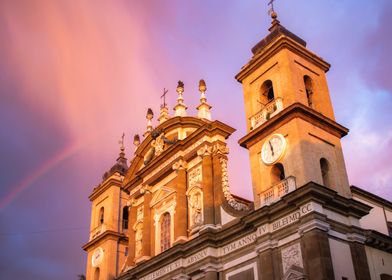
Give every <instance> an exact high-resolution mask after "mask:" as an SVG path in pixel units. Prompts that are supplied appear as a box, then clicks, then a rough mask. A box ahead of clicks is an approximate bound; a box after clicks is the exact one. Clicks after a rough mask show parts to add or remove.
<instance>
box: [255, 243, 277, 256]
mask: <svg viewBox="0 0 392 280" xmlns="http://www.w3.org/2000/svg"><path fill="white" fill-rule="evenodd" d="M278 245H279V242H278V241H277V240H267V241H265V242H263V243H261V244H259V245H257V246H256V248H255V250H256V253H257V254H260V253H261V252H264V251H265V250H268V249H273V248H277V247H278Z"/></svg>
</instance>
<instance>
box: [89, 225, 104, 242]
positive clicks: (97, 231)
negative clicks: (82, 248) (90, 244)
mask: <svg viewBox="0 0 392 280" xmlns="http://www.w3.org/2000/svg"><path fill="white" fill-rule="evenodd" d="M105 231H106V224H101V225H99V226H97V227H95V228H94V229H93V230H92V231H91V232H90V241H91V240H93V239H94V238H96V237H98V236H100V235H101V234H102V233H104V232H105Z"/></svg>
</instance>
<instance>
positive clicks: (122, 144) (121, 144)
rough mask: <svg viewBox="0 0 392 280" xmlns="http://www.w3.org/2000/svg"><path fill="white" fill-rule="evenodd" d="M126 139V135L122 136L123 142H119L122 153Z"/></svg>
mask: <svg viewBox="0 0 392 280" xmlns="http://www.w3.org/2000/svg"><path fill="white" fill-rule="evenodd" d="M124 137H125V133H123V134H122V136H121V140H119V141H118V144H120V149H121V151H124V149H125V148H124Z"/></svg>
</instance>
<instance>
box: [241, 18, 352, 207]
mask: <svg viewBox="0 0 392 280" xmlns="http://www.w3.org/2000/svg"><path fill="white" fill-rule="evenodd" d="M271 17H272V24H271V27H270V28H269V34H268V35H267V36H266V37H265V38H264V39H262V40H261V41H260V42H259V43H257V44H256V45H255V46H254V47H253V48H252V53H253V57H252V58H251V59H250V61H249V62H248V63H247V64H245V65H244V66H243V67H242V69H241V71H240V72H239V73H238V74H237V76H236V79H237V80H238V81H239V82H240V83H241V84H242V86H243V94H244V103H245V113H246V127H247V134H246V135H245V136H244V137H243V138H241V139H240V140H239V143H240V145H241V146H243V147H245V148H247V149H248V150H249V156H250V163H251V175H252V186H253V194H254V198H255V206H256V208H258V207H261V206H263V205H265V204H269V203H272V202H273V201H275V200H277V199H279V198H280V197H281V196H283V195H284V194H286V193H287V192H290V191H292V190H294V189H296V188H298V187H300V186H303V185H304V184H306V183H307V182H310V181H313V182H316V183H318V184H320V185H324V186H325V187H328V188H331V189H333V190H335V191H337V192H338V193H339V194H341V195H343V196H346V197H349V196H350V189H349V183H348V178H347V173H346V167H345V163H344V158H343V152H342V147H341V143H340V139H341V138H342V137H343V136H345V135H346V134H347V133H348V129H347V128H345V127H343V126H342V125H340V124H338V123H337V122H336V121H335V116H334V112H333V108H332V104H331V100H330V94H329V90H328V85H327V80H326V74H325V73H326V72H327V71H328V70H329V67H330V65H329V64H328V63H327V62H326V61H324V60H323V59H322V58H321V57H319V56H317V55H316V54H314V53H312V52H311V51H309V50H308V49H307V48H306V42H305V41H304V40H303V39H301V38H299V37H298V36H296V35H295V34H293V33H291V32H290V31H289V30H287V29H286V28H285V27H283V26H282V25H281V24H280V22H279V20H278V18H277V14H276V13H275V12H274V11H273V10H272V13H271Z"/></svg>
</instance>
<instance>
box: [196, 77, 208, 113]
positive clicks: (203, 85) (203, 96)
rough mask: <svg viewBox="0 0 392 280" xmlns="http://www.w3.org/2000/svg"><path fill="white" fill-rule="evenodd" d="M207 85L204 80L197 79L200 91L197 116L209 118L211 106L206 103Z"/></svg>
mask: <svg viewBox="0 0 392 280" xmlns="http://www.w3.org/2000/svg"><path fill="white" fill-rule="evenodd" d="M206 90H207V85H206V82H205V81H204V80H203V79H201V80H200V81H199V91H200V104H199V106H197V108H196V109H197V111H198V113H197V116H198V117H199V118H201V119H207V120H211V112H210V109H211V106H210V105H209V104H208V103H207V98H206V94H205V92H206Z"/></svg>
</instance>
